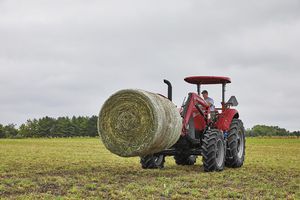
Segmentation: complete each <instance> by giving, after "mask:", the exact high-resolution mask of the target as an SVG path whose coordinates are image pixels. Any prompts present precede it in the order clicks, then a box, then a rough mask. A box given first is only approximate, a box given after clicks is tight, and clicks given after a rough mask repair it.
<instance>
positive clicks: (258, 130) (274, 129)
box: [246, 125, 300, 137]
mask: <svg viewBox="0 0 300 200" xmlns="http://www.w3.org/2000/svg"><path fill="white" fill-rule="evenodd" d="M246 136H248V137H257V136H297V137H300V131H293V132H290V131H288V130H286V129H284V128H280V127H278V126H266V125H255V126H253V128H251V129H248V130H246Z"/></svg>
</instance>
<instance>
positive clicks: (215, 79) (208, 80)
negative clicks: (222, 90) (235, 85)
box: [184, 76, 231, 85]
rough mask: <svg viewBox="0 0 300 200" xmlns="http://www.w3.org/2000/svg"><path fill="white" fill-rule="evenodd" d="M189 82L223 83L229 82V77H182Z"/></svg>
mask: <svg viewBox="0 0 300 200" xmlns="http://www.w3.org/2000/svg"><path fill="white" fill-rule="evenodd" d="M184 80H185V81H186V82H188V83H191V84H200V85H201V84H223V83H225V84H226V83H231V80H230V78H229V77H222V76H190V77H186V78H185V79H184Z"/></svg>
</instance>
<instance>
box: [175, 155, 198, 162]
mask: <svg viewBox="0 0 300 200" xmlns="http://www.w3.org/2000/svg"><path fill="white" fill-rule="evenodd" d="M174 159H175V162H176V164H177V165H194V164H195V163H196V156H195V155H184V154H176V155H175V156H174Z"/></svg>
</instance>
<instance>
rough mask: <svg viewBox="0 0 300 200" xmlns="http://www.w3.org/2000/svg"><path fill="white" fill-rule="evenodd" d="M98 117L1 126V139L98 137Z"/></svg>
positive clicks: (271, 129)
mask: <svg viewBox="0 0 300 200" xmlns="http://www.w3.org/2000/svg"><path fill="white" fill-rule="evenodd" d="M97 120H98V117H97V116H95V115H94V116H91V117H82V116H79V117H75V116H73V117H71V118H69V117H58V118H52V117H48V116H46V117H43V118H40V119H33V120H27V122H26V123H24V124H22V125H21V126H19V127H16V125H15V124H8V125H6V126H4V125H2V124H0V138H40V137H49V138H51V137H96V136H98V131H97ZM246 136H247V137H257V136H297V137H300V131H294V132H290V131H288V130H286V129H284V128H280V127H278V126H266V125H256V126H254V127H252V128H251V129H247V130H246Z"/></svg>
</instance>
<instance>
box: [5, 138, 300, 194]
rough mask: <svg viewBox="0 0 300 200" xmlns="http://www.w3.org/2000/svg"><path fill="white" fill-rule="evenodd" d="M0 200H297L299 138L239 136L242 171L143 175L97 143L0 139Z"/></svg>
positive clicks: (131, 161) (173, 170) (133, 162)
mask: <svg viewBox="0 0 300 200" xmlns="http://www.w3.org/2000/svg"><path fill="white" fill-rule="evenodd" d="M0 152H1V154H0V199H230V198H233V199H300V140H299V139H263V138H256V139H253V138H247V143H246V161H245V163H244V166H243V167H242V168H238V169H229V168H226V169H225V170H224V171H222V172H213V173H205V172H204V171H203V167H202V161H201V157H198V160H197V163H196V165H195V166H177V165H176V164H175V162H174V159H173V158H172V157H168V158H167V159H166V163H165V168H164V169H162V170H159V169H157V170H143V169H141V167H140V164H139V159H138V158H120V157H118V156H115V155H113V154H111V153H109V152H108V151H107V150H106V149H105V147H104V146H103V145H102V144H101V142H100V139H98V138H72V139H13V140H10V139H7V140H0Z"/></svg>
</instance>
